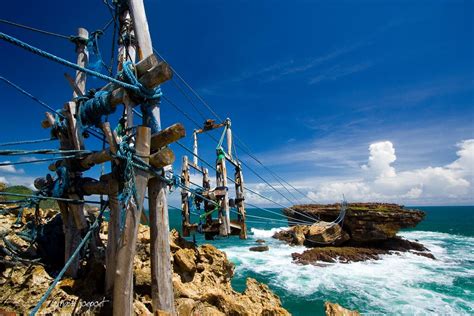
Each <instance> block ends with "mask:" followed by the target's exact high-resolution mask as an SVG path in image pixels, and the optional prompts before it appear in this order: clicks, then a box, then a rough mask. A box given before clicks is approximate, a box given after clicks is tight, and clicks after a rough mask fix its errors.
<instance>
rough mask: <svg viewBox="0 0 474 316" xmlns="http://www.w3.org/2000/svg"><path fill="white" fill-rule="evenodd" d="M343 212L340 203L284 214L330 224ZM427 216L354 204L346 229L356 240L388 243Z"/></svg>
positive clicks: (391, 207) (394, 206)
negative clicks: (385, 240) (311, 218)
mask: <svg viewBox="0 0 474 316" xmlns="http://www.w3.org/2000/svg"><path fill="white" fill-rule="evenodd" d="M339 211H340V205H339V204H331V205H321V204H305V205H295V206H292V207H291V209H289V208H287V209H285V210H284V213H285V215H287V216H288V217H291V218H292V220H295V219H297V220H298V219H299V220H305V216H311V217H319V218H320V219H321V220H322V221H328V222H330V221H333V220H335V219H336V218H337V216H338V215H339ZM302 214H303V215H302ZM424 217H425V213H424V212H423V211H419V210H408V209H404V208H403V206H400V205H397V204H389V203H350V204H349V205H348V208H347V212H346V216H345V219H344V230H345V231H346V232H347V233H348V234H349V235H350V237H351V239H352V240H354V241H360V242H366V241H372V240H384V239H388V238H392V237H394V236H395V235H396V234H397V232H398V231H399V230H400V229H402V228H408V227H415V226H416V225H417V224H418V223H419V222H420V221H422V220H423V218H424Z"/></svg>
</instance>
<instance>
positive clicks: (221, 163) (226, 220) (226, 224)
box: [216, 158, 231, 236]
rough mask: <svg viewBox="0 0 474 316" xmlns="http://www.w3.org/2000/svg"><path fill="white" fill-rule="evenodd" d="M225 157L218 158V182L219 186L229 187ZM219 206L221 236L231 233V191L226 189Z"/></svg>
mask: <svg viewBox="0 0 474 316" xmlns="http://www.w3.org/2000/svg"><path fill="white" fill-rule="evenodd" d="M225 162H226V160H225V158H222V159H218V160H217V163H216V184H217V187H225V188H227V169H226V163H225ZM220 204H221V205H220V208H219V223H220V227H219V234H220V235H221V236H228V235H230V233H231V231H230V209H229V193H228V192H227V190H226V191H225V194H224V197H223V198H221V199H220Z"/></svg>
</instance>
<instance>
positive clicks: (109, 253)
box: [100, 173, 121, 297]
mask: <svg viewBox="0 0 474 316" xmlns="http://www.w3.org/2000/svg"><path fill="white" fill-rule="evenodd" d="M100 180H101V181H107V186H108V193H107V194H108V196H109V210H110V218H109V226H108V232H107V249H106V253H105V266H106V270H105V295H106V296H107V297H111V296H112V294H113V290H114V280H115V265H116V256H117V248H118V241H119V238H120V223H121V213H120V206H119V201H118V194H119V185H118V181H117V179H115V173H112V174H109V175H104V176H102V177H101V179H100Z"/></svg>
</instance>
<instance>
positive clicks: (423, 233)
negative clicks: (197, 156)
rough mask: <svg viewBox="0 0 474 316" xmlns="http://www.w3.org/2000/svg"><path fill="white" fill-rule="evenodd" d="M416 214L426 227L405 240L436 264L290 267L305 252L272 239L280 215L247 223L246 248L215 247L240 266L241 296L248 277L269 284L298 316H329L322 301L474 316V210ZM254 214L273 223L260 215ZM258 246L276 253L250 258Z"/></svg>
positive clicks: (389, 261)
mask: <svg viewBox="0 0 474 316" xmlns="http://www.w3.org/2000/svg"><path fill="white" fill-rule="evenodd" d="M417 208H418V209H421V210H424V211H426V213H427V217H426V219H425V220H424V221H423V222H422V223H421V224H419V225H418V226H417V227H416V228H415V229H410V230H406V231H403V232H401V233H400V235H401V236H403V237H405V238H408V239H410V240H415V239H416V240H418V241H419V242H421V243H423V244H424V245H425V246H426V247H428V248H429V249H430V250H431V251H432V253H433V254H434V255H435V257H436V258H437V260H431V259H428V258H425V257H421V256H416V255H413V254H409V253H405V254H402V255H386V256H384V258H383V260H379V261H368V262H357V263H350V264H340V263H335V264H331V265H329V266H326V267H315V266H298V265H295V264H292V263H291V253H293V252H301V251H303V250H304V248H303V247H290V246H288V245H285V244H283V243H281V242H279V241H277V240H273V239H272V238H271V236H272V234H273V232H275V231H276V230H278V229H279V227H282V226H285V225H284V223H283V222H280V221H279V220H281V217H279V216H276V215H272V217H273V218H274V221H271V220H269V221H267V222H265V223H249V229H250V231H251V233H250V236H249V239H248V240H246V241H242V240H239V239H238V238H237V237H232V238H228V239H220V240H216V241H212V242H211V243H213V244H214V245H215V246H216V247H218V248H219V249H221V250H224V251H225V252H226V253H227V255H228V257H229V259H230V260H231V261H232V262H234V263H235V264H236V273H235V277H234V280H233V285H234V288H235V289H237V290H240V291H242V290H243V289H244V288H245V280H246V278H247V277H252V278H255V279H257V280H259V281H261V282H264V283H266V284H268V285H269V286H270V288H271V289H272V290H273V291H274V292H275V293H276V294H278V295H279V296H280V298H281V300H282V302H283V305H284V307H285V308H287V309H288V310H289V311H290V312H291V313H292V314H293V315H324V308H323V304H324V301H331V302H337V303H339V304H341V305H343V306H345V307H347V308H351V309H357V310H359V311H360V312H363V313H382V314H404V315H413V314H418V315H425V314H441V315H460V314H474V228H473V223H474V207H473V206H464V207H454V206H453V207H417ZM274 211H278V210H274ZM171 214H172V215H171V218H170V224H171V226H173V227H176V228H179V225H180V218H179V212H176V213H171ZM248 214H253V215H257V216H265V215H268V214H265V213H262V212H261V211H258V210H255V209H249V210H248ZM258 238H263V239H266V240H267V243H268V245H269V246H270V251H268V252H263V253H254V252H250V251H249V250H248V248H249V247H250V246H253V245H255V240H256V239H258ZM196 239H197V242H198V243H204V242H206V241H204V240H203V239H202V237H201V236H197V237H196Z"/></svg>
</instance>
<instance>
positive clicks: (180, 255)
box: [0, 215, 289, 316]
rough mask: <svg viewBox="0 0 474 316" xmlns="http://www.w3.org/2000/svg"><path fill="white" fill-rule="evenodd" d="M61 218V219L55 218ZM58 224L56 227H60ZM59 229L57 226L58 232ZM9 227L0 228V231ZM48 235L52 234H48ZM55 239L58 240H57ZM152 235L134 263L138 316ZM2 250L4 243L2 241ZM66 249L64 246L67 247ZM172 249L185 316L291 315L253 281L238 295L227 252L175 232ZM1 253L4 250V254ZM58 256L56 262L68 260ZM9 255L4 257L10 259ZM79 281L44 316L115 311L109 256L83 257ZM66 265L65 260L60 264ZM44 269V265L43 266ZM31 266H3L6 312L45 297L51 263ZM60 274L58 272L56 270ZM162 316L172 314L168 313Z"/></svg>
mask: <svg viewBox="0 0 474 316" xmlns="http://www.w3.org/2000/svg"><path fill="white" fill-rule="evenodd" d="M54 218H59V219H60V216H56V217H53V219H52V220H51V221H53V220H54ZM12 221H14V216H10V215H9V216H6V217H3V218H2V217H0V225H1V223H4V224H3V225H8V230H10V225H11V222H12ZM55 223H56V222H55ZM58 223H59V224H60V223H61V222H60V221H57V223H56V224H55V226H54V227H56V226H57V225H58ZM2 229H5V230H6V228H5V227H2V226H0V230H2ZM107 229H108V227H107V223H106V222H104V223H102V226H101V229H100V232H101V233H100V237H101V239H102V242H103V243H104V244H106V239H107V235H106V232H107ZM46 231H47V235H48V234H50V233H52V232H53V230H46ZM52 236H53V235H52ZM54 236H55V237H54V239H55V240H54V241H53V240H51V237H48V236H46V237H47V239H45V243H47V242H48V241H49V243H52V242H56V241H57V240H58V239H60V238H58V237H57V235H56V234H54ZM149 236H150V232H149V228H148V227H147V226H143V225H140V227H139V233H138V242H137V248H136V249H137V252H136V255H135V257H134V258H133V263H134V302H133V309H134V311H135V313H136V314H137V315H151V314H152V313H151V298H150V295H151V283H150V282H151V280H150V278H151V273H150V271H151V269H150V237H149ZM7 237H8V239H11V241H12V243H13V242H16V243H18V245H19V246H20V248H22V249H23V248H24V246H26V244H23V242H22V241H21V240H16V237H12V236H7ZM0 246H1V242H0ZM63 247H64V246H63ZM170 249H171V252H172V258H171V260H172V267H173V279H172V281H173V286H174V295H175V306H176V310H177V312H178V313H179V315H180V316H187V315H189V316H191V315H192V316H194V315H210V316H213V315H215V316H221V315H249V316H250V315H289V313H288V312H287V311H286V310H285V309H284V308H283V307H282V306H281V301H280V299H279V298H278V297H277V296H276V295H275V294H273V292H271V290H270V289H269V288H268V286H266V285H264V284H261V283H259V282H257V281H255V280H253V279H248V280H247V288H246V289H245V291H244V292H243V293H239V292H237V291H235V290H234V289H233V288H232V285H231V279H232V276H233V274H234V265H233V264H232V263H231V262H230V261H229V260H228V259H227V255H226V254H225V252H223V251H220V250H218V249H217V248H216V247H214V246H212V245H202V246H199V247H197V246H195V245H194V244H193V243H191V242H188V241H186V240H185V239H183V238H182V237H180V236H179V234H178V233H177V232H176V231H171V232H170ZM0 250H1V249H0ZM63 256H64V255H58V256H56V257H57V258H63ZM7 257H8V256H4V259H7ZM83 259H84V262H83V264H82V265H81V271H80V273H79V278H78V279H75V280H73V279H67V278H65V279H63V280H62V281H61V282H59V284H58V285H57V286H56V288H55V289H54V290H53V292H52V294H51V295H50V296H49V298H48V299H47V301H46V302H45V304H44V305H43V306H42V308H41V309H40V313H41V314H52V315H59V314H61V315H71V314H78V315H97V314H101V313H102V314H104V313H105V314H108V313H110V312H111V310H110V308H111V304H110V302H109V301H107V300H105V298H104V293H103V292H102V291H103V284H104V274H105V273H104V267H105V265H104V256H98V257H97V258H96V259H94V260H92V259H88V258H87V257H84V258H83ZM60 261H62V260H60ZM42 264H44V263H42ZM42 264H39V263H36V262H32V263H31V264H28V265H21V264H17V265H12V266H11V267H7V266H5V265H4V264H3V263H2V264H0V302H2V307H1V308H2V309H3V310H5V311H7V312H10V311H11V312H15V313H17V314H28V313H29V312H30V311H31V309H32V308H33V307H34V306H35V305H36V303H37V302H38V301H39V299H40V298H41V296H42V295H43V294H44V293H45V292H46V290H47V288H48V286H49V284H51V282H52V281H53V277H54V276H55V274H52V275H50V274H49V272H51V271H49V270H48V269H45V266H46V267H48V266H49V265H48V264H45V266H43V265H42ZM52 271H53V272H56V273H57V271H58V270H57V269H56V270H52ZM103 300H105V301H104V304H103V305H102V304H99V307H97V308H95V307H94V308H93V309H91V308H88V307H87V306H88V305H87V304H86V303H90V302H92V303H94V302H102V301H103ZM158 315H163V316H164V315H167V313H165V312H164V311H160V312H158Z"/></svg>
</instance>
